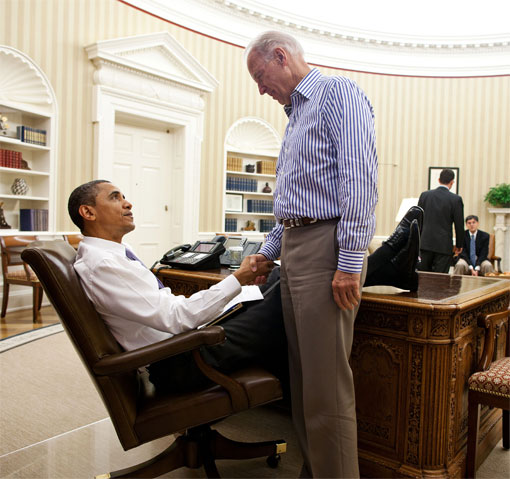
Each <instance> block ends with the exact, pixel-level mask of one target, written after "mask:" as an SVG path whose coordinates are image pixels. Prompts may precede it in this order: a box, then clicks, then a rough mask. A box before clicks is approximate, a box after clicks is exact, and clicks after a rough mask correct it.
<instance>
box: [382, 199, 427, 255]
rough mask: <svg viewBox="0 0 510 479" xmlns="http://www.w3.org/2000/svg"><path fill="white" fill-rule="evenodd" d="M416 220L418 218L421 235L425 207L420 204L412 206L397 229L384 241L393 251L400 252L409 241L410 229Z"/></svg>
mask: <svg viewBox="0 0 510 479" xmlns="http://www.w3.org/2000/svg"><path fill="white" fill-rule="evenodd" d="M414 220H416V222H417V225H418V236H419V235H420V233H421V229H422V225H423V209H422V208H420V207H419V206H411V208H409V210H408V211H407V213H406V214H405V215H404V217H403V218H402V219H401V220H400V223H399V224H398V225H397V227H396V228H395V231H394V232H393V233H392V234H391V236H390V237H389V238H388V239H387V240H385V241H383V242H384V243H386V244H387V245H388V246H389V247H390V248H392V249H393V251H395V252H397V253H398V252H399V251H400V250H401V249H402V248H403V247H404V246H405V245H406V243H407V240H408V238H409V229H410V226H411V223H412V222H413V221H414Z"/></svg>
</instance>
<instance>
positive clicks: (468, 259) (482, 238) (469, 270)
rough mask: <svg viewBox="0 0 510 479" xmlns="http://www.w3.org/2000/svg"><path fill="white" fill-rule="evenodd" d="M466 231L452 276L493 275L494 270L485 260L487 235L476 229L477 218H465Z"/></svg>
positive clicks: (487, 249) (471, 216) (487, 248)
mask: <svg viewBox="0 0 510 479" xmlns="http://www.w3.org/2000/svg"><path fill="white" fill-rule="evenodd" d="M466 226H467V228H468V229H467V230H466V231H464V244H463V246H462V252H461V253H460V255H459V256H458V260H457V263H456V264H455V268H454V270H453V273H454V274H470V275H472V276H478V275H480V276H485V275H486V274H487V273H493V272H494V268H493V267H492V264H491V262H490V261H489V260H488V259H487V256H488V254H489V239H490V235H489V233H486V232H485V231H482V230H479V229H478V216H475V215H469V216H467V217H466Z"/></svg>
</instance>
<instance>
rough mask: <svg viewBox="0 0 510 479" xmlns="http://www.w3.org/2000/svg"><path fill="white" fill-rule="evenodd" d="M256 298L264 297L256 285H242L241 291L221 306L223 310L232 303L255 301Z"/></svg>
mask: <svg viewBox="0 0 510 479" xmlns="http://www.w3.org/2000/svg"><path fill="white" fill-rule="evenodd" d="M258 299H264V296H263V295H262V293H261V291H260V288H259V287H258V286H256V285H251V286H243V287H242V290H241V292H240V293H239V294H238V295H237V296H236V297H235V298H233V299H232V300H231V301H230V302H229V303H227V305H226V306H225V307H224V308H223V311H226V310H227V309H229V308H230V307H232V306H233V305H234V304H237V303H247V302H248V301H257V300H258Z"/></svg>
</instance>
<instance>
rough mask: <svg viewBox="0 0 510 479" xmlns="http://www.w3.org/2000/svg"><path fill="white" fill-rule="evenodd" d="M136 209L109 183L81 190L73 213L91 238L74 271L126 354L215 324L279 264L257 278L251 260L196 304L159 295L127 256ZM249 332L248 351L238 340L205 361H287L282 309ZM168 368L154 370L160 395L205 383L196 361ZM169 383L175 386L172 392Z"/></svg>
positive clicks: (152, 279)
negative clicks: (165, 389) (166, 389)
mask: <svg viewBox="0 0 510 479" xmlns="http://www.w3.org/2000/svg"><path fill="white" fill-rule="evenodd" d="M131 207H132V205H131V203H129V201H127V200H126V198H125V197H124V195H123V194H122V192H121V191H120V189H119V188H117V187H116V186H115V185H113V184H111V183H110V182H107V181H103V180H96V181H92V182H89V183H86V184H85V185H81V186H79V187H78V188H76V189H75V190H74V191H73V193H72V194H71V196H70V198H69V205H68V209H69V214H70V215H71V218H72V219H73V222H74V223H75V224H76V225H77V226H78V227H79V228H80V230H81V232H82V233H83V235H84V238H83V240H82V241H81V242H80V245H79V247H78V253H77V256H76V260H75V264H74V267H75V270H76V272H77V273H78V275H79V277H80V280H81V284H82V286H83V288H84V290H85V292H86V294H87V296H88V297H89V299H90V300H91V301H92V303H93V304H94V306H95V308H96V310H97V312H98V313H99V314H100V315H101V317H102V318H103V319H104V321H105V322H106V324H107V325H108V327H109V328H110V330H111V332H112V334H113V335H114V337H115V339H116V340H117V341H118V342H119V344H120V345H121V346H122V347H123V348H124V349H126V350H133V349H137V348H140V347H143V346H146V345H148V344H152V343H156V342H158V341H162V340H164V339H167V338H169V337H172V336H173V335H175V334H179V333H182V332H185V331H189V330H192V329H195V328H197V327H198V326H200V325H202V324H205V323H207V322H209V321H210V320H212V319H214V318H216V317H217V316H219V314H220V313H221V312H222V310H223V308H224V306H225V305H226V304H227V303H228V302H229V301H230V300H231V299H232V298H234V297H235V296H237V295H238V294H239V293H240V292H241V285H246V284H249V283H252V282H255V283H257V284H262V283H264V282H265V279H266V276H267V275H268V274H269V272H270V271H271V270H272V268H273V265H274V263H273V262H272V261H267V262H265V263H263V264H258V268H257V269H256V271H253V270H252V269H251V268H250V265H249V259H245V260H244V261H243V262H242V264H241V267H240V268H239V269H238V270H237V271H235V272H234V273H232V274H231V275H230V276H229V277H227V278H226V279H224V280H223V281H221V282H220V283H218V284H217V285H215V286H213V287H211V288H210V289H208V290H206V291H199V292H197V293H195V294H194V295H192V296H191V297H189V298H186V297H184V296H175V295H173V294H172V292H171V290H170V288H160V287H159V286H158V279H157V278H156V276H154V274H153V273H152V272H151V271H150V270H149V269H147V268H146V267H145V266H144V265H143V264H142V263H141V262H140V261H136V260H132V259H130V258H129V257H128V256H126V254H130V253H126V245H125V244H123V243H122V240H123V237H124V235H125V234H127V233H129V232H130V231H132V230H133V229H134V228H135V224H134V220H133V214H132V212H131ZM277 280H278V275H273V279H272V282H271V283H274V282H276V281H277ZM278 299H279V298H278ZM274 302H275V303H279V301H274ZM257 303H259V304H260V303H265V301H264V302H261V301H259V302H257ZM259 304H257V305H251V306H250V309H249V311H250V314H254V313H253V311H252V310H253V309H254V308H255V310H256V308H257V307H260V306H259ZM271 307H277V304H272V305H271ZM246 314H247V313H245V315H246ZM228 323H229V326H228V327H226V333H227V334H228V329H232V328H233V329H235V330H236V331H238V330H239V328H238V327H237V324H236V323H237V320H236V321H229V322H228ZM230 323H232V324H230ZM244 326H245V327H243V332H242V336H245V335H247V334H248V333H253V335H252V336H251V337H249V338H247V339H246V344H244V343H243V346H242V347H236V343H237V340H235V341H234V338H232V337H229V347H228V348H225V347H221V346H219V347H217V348H216V349H215V348H207V351H203V353H204V356H205V357H204V359H205V360H206V361H208V362H209V363H211V364H212V365H213V366H217V367H218V366H219V367H223V369H226V370H229V369H231V368H232V369H235V368H236V367H240V365H242V363H244V362H249V361H250V360H251V361H257V360H259V359H260V361H259V362H265V363H267V357H268V356H271V353H272V352H274V354H275V355H276V356H280V355H282V356H283V357H285V356H286V351H285V348H282V347H281V345H282V344H285V335H284V329H283V323H282V321H281V314H280V315H278V309H276V311H275V317H274V318H272V317H268V316H267V315H265V316H264V317H262V318H260V320H259V321H257V327H256V328H255V327H252V328H251V329H250V328H249V326H253V324H250V325H244ZM268 329H270V332H271V334H270V335H269V337H268V334H267V330H268ZM231 336H233V333H232V334H231ZM227 337H228V336H227ZM204 349H205V348H204ZM282 349H283V352H282ZM220 351H221V352H220ZM215 353H217V354H215ZM232 355H234V356H235V357H236V362H235V364H234V363H233V362H232V363H231V362H230V358H231V357H232ZM164 363H165V367H164V368H162V367H161V365H159V366H158V367H154V368H153V367H152V366H151V367H149V372H150V373H151V378H150V379H151V381H152V382H154V383H155V384H157V386H158V387H169V388H170V387H173V388H184V387H189V386H196V385H199V384H200V385H201V381H202V380H205V377H204V376H202V374H201V373H200V372H199V370H198V368H196V367H195V365H194V361H193V360H191V356H190V355H182V357H181V356H178V357H175V358H169V360H167V361H164ZM167 380H168V381H171V384H165V382H166V381H167Z"/></svg>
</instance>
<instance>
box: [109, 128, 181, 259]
mask: <svg viewBox="0 0 510 479" xmlns="http://www.w3.org/2000/svg"><path fill="white" fill-rule="evenodd" d="M150 126H151V127H148V126H141V125H136V124H135V123H134V122H129V123H127V122H125V121H124V122H117V123H116V124H115V140H114V158H113V176H112V181H113V182H114V183H115V184H116V185H117V186H119V187H120V188H121V190H122V192H123V193H124V194H125V195H126V198H127V199H128V200H129V201H130V202H131V203H132V204H133V214H134V220H135V225H136V229H135V230H134V231H133V232H132V233H130V234H129V235H128V236H127V237H126V241H127V242H128V243H129V244H130V245H131V246H132V247H133V249H134V250H135V251H136V252H137V255H138V256H139V257H140V259H141V260H142V261H143V262H144V263H145V264H146V265H147V266H151V265H152V264H153V263H154V262H155V261H156V260H157V259H159V258H160V257H161V256H162V255H163V253H164V252H165V251H167V250H168V249H169V248H170V247H171V246H173V245H175V244H176V243H177V242H178V241H180V238H181V237H182V231H178V230H179V229H180V228H179V226H180V227H182V223H181V224H179V219H178V218H172V213H176V212H177V211H180V210H182V196H181V197H180V198H179V196H178V195H176V194H175V188H174V187H173V185H174V181H173V178H172V176H171V171H172V170H173V168H172V158H175V157H176V155H175V153H174V151H175V148H174V143H175V141H176V140H177V139H176V138H175V136H176V135H175V132H174V131H173V130H171V129H170V128H168V127H166V126H164V125H158V124H157V123H154V124H153V125H150ZM178 216H179V215H177V217H178ZM176 220H177V221H176Z"/></svg>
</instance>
